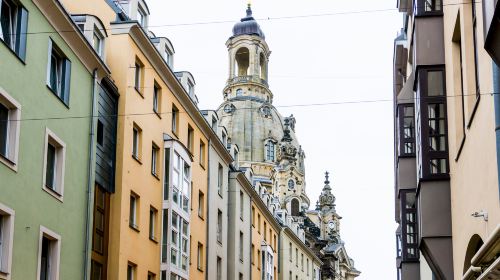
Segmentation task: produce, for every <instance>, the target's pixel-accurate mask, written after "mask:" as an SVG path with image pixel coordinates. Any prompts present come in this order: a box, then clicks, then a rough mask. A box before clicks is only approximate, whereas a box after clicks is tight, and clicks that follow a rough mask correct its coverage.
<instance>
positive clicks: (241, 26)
mask: <svg viewBox="0 0 500 280" xmlns="http://www.w3.org/2000/svg"><path fill="white" fill-rule="evenodd" d="M246 12H247V15H246V17H244V18H242V19H241V20H240V22H238V23H236V24H235V25H234V27H233V37H236V36H239V35H257V36H259V37H261V38H262V39H265V38H266V36H264V32H263V31H262V29H260V25H259V24H258V23H257V21H256V20H255V19H254V18H253V16H252V8H251V7H250V4H248V8H247V11H246Z"/></svg>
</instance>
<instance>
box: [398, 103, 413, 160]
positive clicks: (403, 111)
mask: <svg viewBox="0 0 500 280" xmlns="http://www.w3.org/2000/svg"><path fill="white" fill-rule="evenodd" d="M398 114H399V116H398V121H399V139H400V140H399V141H400V143H399V155H400V156H414V155H415V112H414V107H413V105H412V104H402V105H399V112H398Z"/></svg>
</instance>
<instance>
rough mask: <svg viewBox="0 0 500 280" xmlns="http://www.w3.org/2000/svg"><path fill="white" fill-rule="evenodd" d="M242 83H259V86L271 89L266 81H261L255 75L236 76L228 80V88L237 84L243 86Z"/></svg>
mask: <svg viewBox="0 0 500 280" xmlns="http://www.w3.org/2000/svg"><path fill="white" fill-rule="evenodd" d="M242 83H257V84H263V85H264V86H266V87H269V85H268V84H267V81H266V80H264V79H261V78H260V77H259V76H255V75H247V76H236V77H234V78H230V79H228V80H227V85H228V86H229V85H235V84H242Z"/></svg>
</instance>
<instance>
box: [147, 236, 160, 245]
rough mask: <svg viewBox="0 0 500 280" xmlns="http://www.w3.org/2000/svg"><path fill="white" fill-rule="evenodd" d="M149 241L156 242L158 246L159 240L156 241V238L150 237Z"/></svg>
mask: <svg viewBox="0 0 500 280" xmlns="http://www.w3.org/2000/svg"><path fill="white" fill-rule="evenodd" d="M149 240H151V241H152V242H154V243H156V244H158V240H156V238H154V237H151V236H150V237H149Z"/></svg>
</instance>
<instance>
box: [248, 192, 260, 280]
mask: <svg viewBox="0 0 500 280" xmlns="http://www.w3.org/2000/svg"><path fill="white" fill-rule="evenodd" d="M249 197H250V211H252V210H251V209H252V195H251V194H249ZM252 219H253V216H252V212H250V223H249V225H250V228H249V232H250V250H252V241H253V239H252V238H253V237H252V222H253V221H252ZM251 254H252V253H251V252H250V255H251ZM254 257H255V255H254ZM257 261H259V260H257ZM248 266H249V268H250V270H249V271H250V278H248V279H252V257H250V261H249V262H248Z"/></svg>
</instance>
